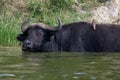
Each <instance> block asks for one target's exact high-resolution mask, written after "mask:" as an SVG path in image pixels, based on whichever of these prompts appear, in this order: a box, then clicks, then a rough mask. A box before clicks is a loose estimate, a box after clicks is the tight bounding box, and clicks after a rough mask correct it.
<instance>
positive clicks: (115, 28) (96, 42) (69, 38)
mask: <svg viewBox="0 0 120 80" xmlns="http://www.w3.org/2000/svg"><path fill="white" fill-rule="evenodd" d="M58 22H59V25H58V26H57V27H55V28H50V27H49V26H43V25H41V24H39V23H37V24H33V25H30V26H29V27H26V26H25V25H26V23H27V22H24V23H23V24H22V27H21V28H22V32H23V33H22V34H19V35H18V37H17V39H18V40H19V41H21V42H22V43H23V45H22V50H23V51H31V52H37V51H38V52H41V51H75V52H119V51H120V25H114V24H95V29H93V24H92V23H87V22H75V23H70V24H66V25H61V21H60V20H59V21H58Z"/></svg>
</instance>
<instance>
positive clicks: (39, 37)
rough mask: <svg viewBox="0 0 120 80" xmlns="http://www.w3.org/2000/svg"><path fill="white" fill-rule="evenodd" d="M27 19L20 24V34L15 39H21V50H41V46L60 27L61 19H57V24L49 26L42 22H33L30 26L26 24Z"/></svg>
mask: <svg viewBox="0 0 120 80" xmlns="http://www.w3.org/2000/svg"><path fill="white" fill-rule="evenodd" d="M28 22H29V20H26V21H25V22H24V23H23V24H22V26H21V31H22V34H19V35H18V36H17V39H18V40H19V41H21V42H22V43H23V44H22V50H23V51H32V52H36V51H42V47H43V46H44V45H45V44H46V43H47V42H49V41H50V40H51V37H53V36H54V35H55V34H56V32H57V31H59V30H60V29H61V27H62V23H61V20H60V19H58V26H57V27H55V28H51V27H49V26H47V25H45V24H43V23H34V24H32V25H30V26H28V27H27V26H26V24H27V23H28Z"/></svg>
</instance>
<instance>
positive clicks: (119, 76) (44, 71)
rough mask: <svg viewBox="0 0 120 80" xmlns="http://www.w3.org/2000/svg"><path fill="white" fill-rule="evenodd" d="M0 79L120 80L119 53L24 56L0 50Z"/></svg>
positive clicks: (4, 49)
mask: <svg viewBox="0 0 120 80" xmlns="http://www.w3.org/2000/svg"><path fill="white" fill-rule="evenodd" d="M0 80H120V53H70V52H68V53H67V52H54V53H24V52H22V51H21V50H20V47H18V48H4V47H0Z"/></svg>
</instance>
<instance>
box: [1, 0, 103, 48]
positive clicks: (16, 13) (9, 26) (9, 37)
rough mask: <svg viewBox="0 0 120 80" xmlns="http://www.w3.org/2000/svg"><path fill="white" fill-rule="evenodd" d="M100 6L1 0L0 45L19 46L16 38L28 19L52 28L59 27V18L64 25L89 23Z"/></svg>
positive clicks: (82, 0) (86, 0)
mask: <svg viewBox="0 0 120 80" xmlns="http://www.w3.org/2000/svg"><path fill="white" fill-rule="evenodd" d="M102 1H103V0H102ZM104 2H105V0H104ZM99 4H101V3H99V2H98V1H97V0H1V3H0V45H2V46H18V45H19V42H18V41H17V40H16V36H17V34H19V33H21V32H20V31H21V30H20V26H21V23H22V22H23V21H24V20H25V19H27V18H32V22H39V21H42V22H44V23H45V24H48V25H50V26H56V25H57V17H60V18H61V20H62V22H63V24H66V23H70V22H76V21H87V20H88V19H89V18H90V16H91V14H90V10H92V9H94V7H97V6H98V5H99ZM83 11H84V12H83Z"/></svg>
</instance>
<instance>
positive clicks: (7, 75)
mask: <svg viewBox="0 0 120 80" xmlns="http://www.w3.org/2000/svg"><path fill="white" fill-rule="evenodd" d="M14 76H15V75H14V74H0V77H14Z"/></svg>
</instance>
